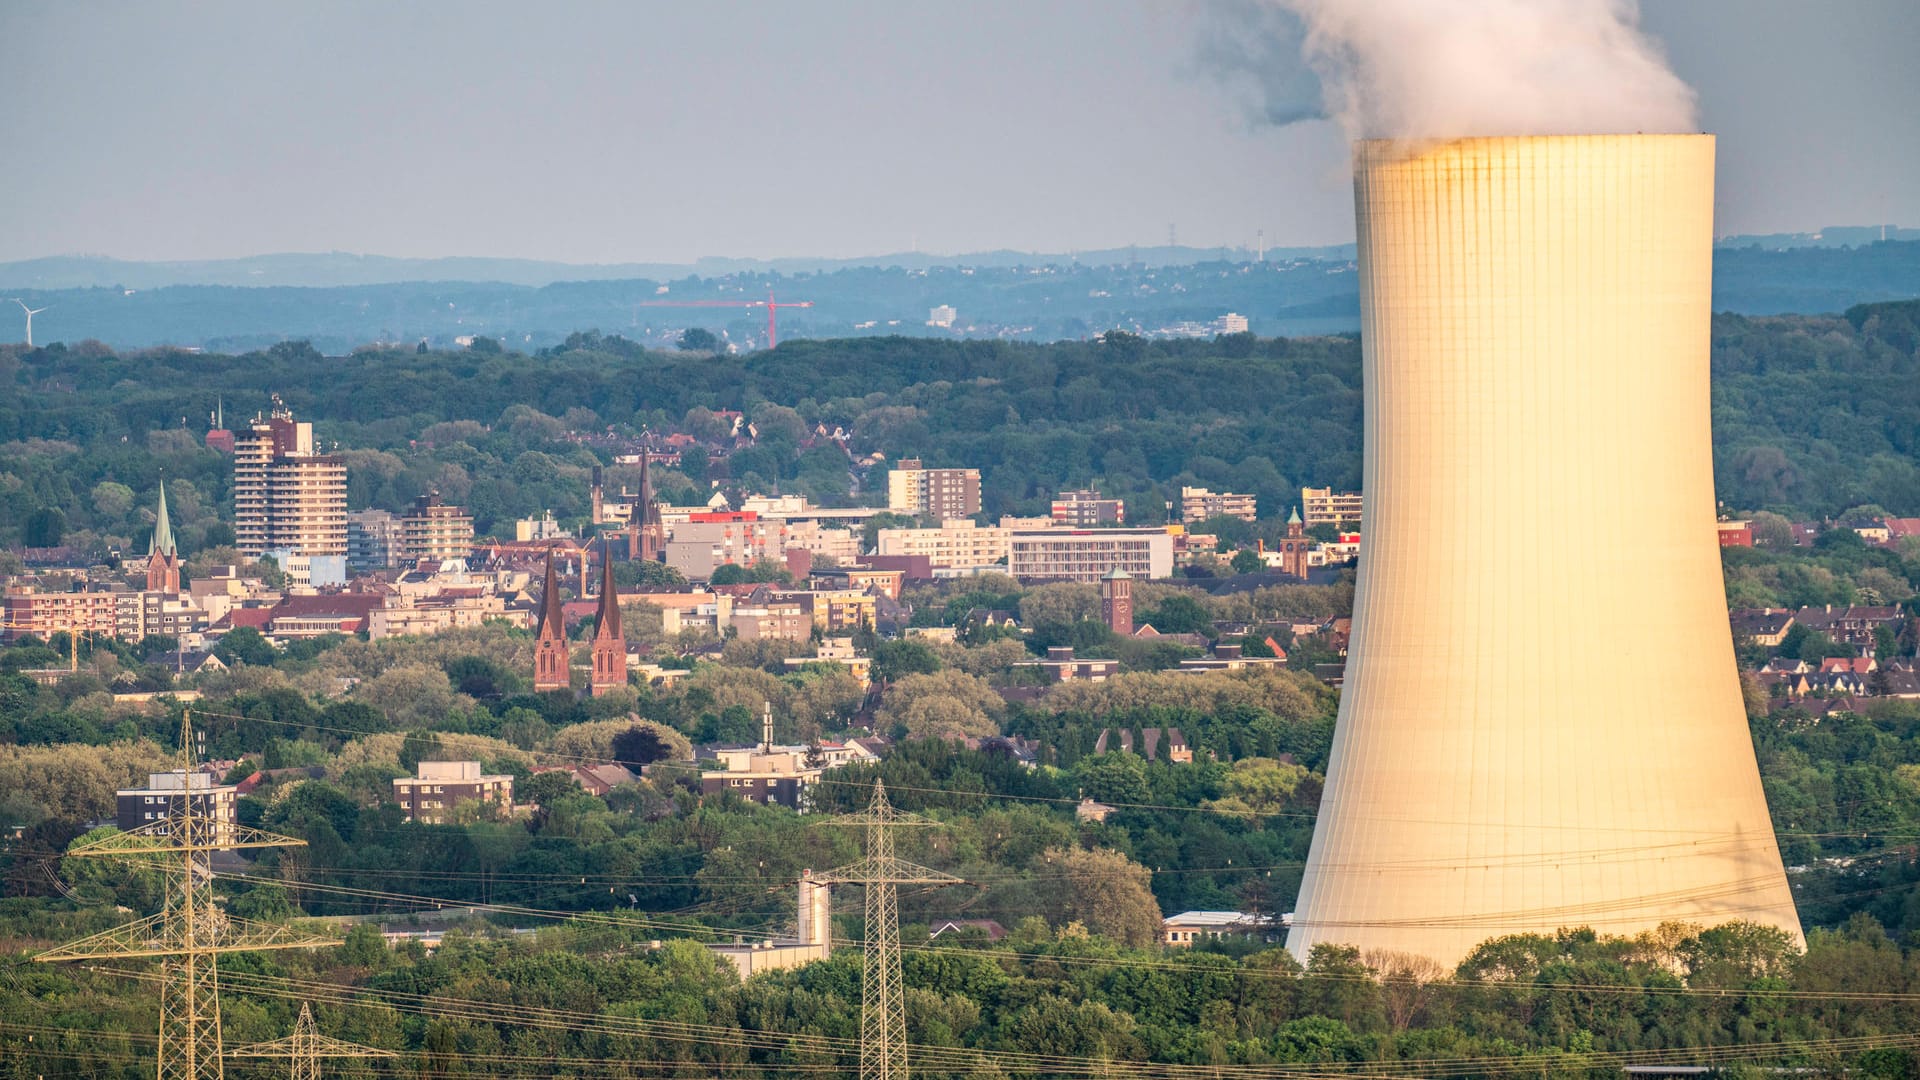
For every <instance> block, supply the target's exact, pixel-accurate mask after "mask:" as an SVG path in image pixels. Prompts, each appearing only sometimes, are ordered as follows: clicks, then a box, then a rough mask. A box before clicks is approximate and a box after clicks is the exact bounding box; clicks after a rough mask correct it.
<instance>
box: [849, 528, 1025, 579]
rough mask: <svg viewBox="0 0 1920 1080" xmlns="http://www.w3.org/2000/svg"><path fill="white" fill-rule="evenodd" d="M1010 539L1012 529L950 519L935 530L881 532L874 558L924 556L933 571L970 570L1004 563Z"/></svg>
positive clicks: (892, 530)
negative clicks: (877, 556)
mask: <svg viewBox="0 0 1920 1080" xmlns="http://www.w3.org/2000/svg"><path fill="white" fill-rule="evenodd" d="M1012 538H1013V530H1012V529H1006V528H1001V527H998V526H993V525H977V524H975V523H974V522H973V521H972V520H970V519H968V518H952V519H949V520H947V521H945V522H944V523H942V525H941V526H940V528H937V529H881V530H879V533H878V535H877V538H876V554H880V555H889V556H894V555H906V556H925V557H926V560H927V565H929V566H931V567H934V568H936V569H972V568H975V567H980V566H993V565H996V564H998V563H1001V562H1004V561H1005V560H1006V558H1007V551H1008V547H1009V544H1010V543H1011V541H1012Z"/></svg>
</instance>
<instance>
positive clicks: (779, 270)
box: [0, 244, 1353, 291]
mask: <svg viewBox="0 0 1920 1080" xmlns="http://www.w3.org/2000/svg"><path fill="white" fill-rule="evenodd" d="M1266 255H1267V258H1269V259H1271V260H1274V261H1285V260H1290V259H1351V258H1353V245H1352V244H1336V245H1332V246H1330V247H1297V248H1269V249H1267V252H1266ZM1253 259H1254V252H1252V251H1250V250H1248V249H1246V248H1195V247H1166V246H1159V247H1127V248H1104V249H1099V250H1094V251H1080V252H1034V251H1007V250H1001V251H976V252H968V253H964V254H959V255H936V254H930V253H927V252H920V251H914V252H904V251H902V252H894V253H891V254H883V255H865V256H860V257H857V258H850V259H825V258H792V259H743V258H729V257H724V256H715V257H709V258H703V259H700V260H697V261H695V262H691V263H646V262H634V263H563V262H546V261H541V260H538V259H489V258H440V259H402V258H393V257H390V256H386V255H356V254H353V253H351V252H343V251H332V252H325V253H314V254H277V255H251V256H248V257H246V258H241V259H203V260H190V261H181V262H137V261H129V260H124V259H113V258H108V257H106V256H104V255H56V256H52V257H50V258H44V259H26V260H22V261H20V262H10V263H0V290H13V291H18V290H39V291H49V290H56V289H88V288H103V289H104V288H119V289H159V288H165V287H167V286H170V285H231V286H236V287H243V288H262V287H269V286H293V287H297V288H332V287H336V286H343V285H393V284H412V283H418V282H449V281H457V282H485V283H493V284H502V285H527V286H532V287H539V286H542V285H552V284H554V283H556V282H562V281H632V280H639V279H648V280H655V281H673V280H677V279H680V278H688V277H719V276H725V275H729V274H768V273H771V274H819V273H829V272H832V271H835V270H850V269H860V268H866V267H898V268H900V269H902V270H930V269H933V268H934V267H940V266H955V267H958V266H972V267H993V268H1007V267H1014V266H1049V265H1052V266H1072V265H1074V264H1076V263H1080V264H1085V265H1087V266H1127V265H1134V264H1139V265H1143V266H1190V265H1192V264H1194V263H1198V262H1221V261H1228V262H1244V261H1252V260H1253Z"/></svg>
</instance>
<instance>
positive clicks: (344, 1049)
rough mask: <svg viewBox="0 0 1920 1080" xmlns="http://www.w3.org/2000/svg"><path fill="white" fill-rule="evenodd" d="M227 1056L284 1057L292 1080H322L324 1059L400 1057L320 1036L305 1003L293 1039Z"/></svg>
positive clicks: (268, 1043)
mask: <svg viewBox="0 0 1920 1080" xmlns="http://www.w3.org/2000/svg"><path fill="white" fill-rule="evenodd" d="M227 1056H228V1057H276V1058H278V1057H283V1058H286V1059H287V1062H288V1065H289V1068H288V1072H287V1075H288V1076H289V1077H291V1078H292V1080H320V1059H321V1058H372V1057H380V1058H394V1057H399V1056H400V1055H399V1054H396V1053H394V1052H393V1051H391V1050H376V1049H374V1048H373V1047H371V1046H361V1045H360V1044H359V1043H350V1042H342V1041H341V1040H339V1039H330V1038H328V1037H327V1036H325V1035H322V1034H320V1029H319V1028H318V1027H316V1026H315V1025H314V1022H313V1009H312V1007H311V1006H309V1005H308V1004H307V1003H306V1002H304V1001H303V1002H301V1003H300V1019H298V1020H296V1021H294V1024H293V1034H292V1035H289V1036H287V1037H286V1038H284V1039H274V1040H273V1041H272V1042H263V1043H254V1044H253V1045H251V1046H242V1047H240V1048H239V1049H237V1050H229V1051H227Z"/></svg>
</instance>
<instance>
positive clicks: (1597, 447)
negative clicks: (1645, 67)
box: [1287, 135, 1800, 965]
mask: <svg viewBox="0 0 1920 1080" xmlns="http://www.w3.org/2000/svg"><path fill="white" fill-rule="evenodd" d="M1713 151H1714V144H1713V139H1712V137H1711V136H1706V135H1630V136H1612V135H1595V136H1530V137H1513V138H1474V139H1462V140H1457V141H1444V142H1424V143H1417V144H1416V143H1394V142H1385V141H1375V142H1362V143H1360V144H1358V146H1357V147H1356V151H1355V161H1354V198H1355V203H1356V207H1357V216H1358V224H1359V245H1360V301H1361V334H1362V344H1363V350H1364V365H1365V367H1364V377H1365V388H1366V437H1365V446H1366V465H1365V485H1366V486H1365V499H1366V502H1365V517H1366V522H1367V529H1366V539H1365V548H1364V550H1363V551H1362V556H1361V562H1360V580H1359V588H1358V592H1357V594H1356V595H1355V598H1354V619H1353V637H1352V642H1351V651H1350V656H1349V660H1348V664H1347V672H1346V688H1345V692H1344V694H1343V697H1342V699H1341V703H1340V718H1339V726H1338V729H1337V731H1336V734H1335V736H1334V742H1333V751H1332V758H1331V762H1330V764H1329V766H1328V775H1327V784H1326V790H1325V795H1324V797H1323V798H1322V801H1321V806H1320V816H1319V822H1318V824H1317V825H1316V827H1315V829H1314V837H1313V849H1312V853H1311V856H1310V857H1309V859H1308V861H1307V868H1306V874H1305V878H1304V880H1303V882H1302V884H1301V888H1300V897H1299V901H1298V903H1297V904H1296V907H1295V912H1294V923H1293V929H1292V931H1291V932H1290V934H1289V936H1288V938H1287V945H1288V947H1289V948H1290V949H1292V950H1293V952H1294V953H1295V955H1297V956H1300V957H1302V958H1304V957H1305V956H1306V955H1307V954H1308V952H1309V951H1310V950H1311V949H1312V947H1313V946H1314V945H1315V944H1316V943H1319V942H1323V941H1324V942H1340V943H1346V944H1352V945H1357V946H1360V947H1361V948H1363V949H1369V950H1371V949H1380V950H1391V951H1396V952H1403V953H1412V954H1419V955H1424V956H1427V957H1430V958H1432V959H1434V960H1438V961H1440V962H1442V963H1445V964H1448V965H1451V964H1454V963H1456V962H1458V961H1459V960H1461V959H1462V958H1464V957H1465V956H1466V955H1467V954H1468V953H1469V952H1470V951H1471V950H1472V949H1473V947H1474V946H1475V945H1477V944H1478V943H1480V942H1482V941H1484V940H1486V939H1488V938H1493V937H1498V936H1501V935H1505V934H1514V933H1525V932H1546V933H1551V932H1552V931H1554V930H1556V929H1558V928H1561V927H1576V926H1590V927H1592V928H1594V929H1595V930H1598V931H1601V932H1603V933H1611V934H1627V933H1634V932H1637V931H1640V930H1644V929H1648V928H1651V927H1653V926H1656V925H1658V924H1659V923H1661V922H1663V921H1669V920H1681V921H1688V922H1696V923H1704V924H1715V923H1721V922H1726V921H1730V920H1735V919H1743V920H1749V921H1752V922H1758V923H1765V924H1768V925H1772V926H1777V927H1779V928H1781V929H1783V930H1786V931H1787V932H1789V933H1790V934H1792V935H1793V937H1794V939H1795V940H1796V941H1798V940H1800V927H1799V920H1798V919H1797V917H1796V916H1795V913H1794V906H1793V898H1792V896H1791V894H1790V893H1789V892H1788V889H1787V882H1786V876H1785V874H1784V873H1783V871H1782V868H1781V864H1780V854H1779V850H1778V848H1777V847H1776V845H1775V841H1774V836H1773V830H1772V828H1771V825H1770V824H1769V821H1768V818H1767V806H1766V800H1765V796H1764V795H1763V794H1762V791H1761V787H1760V776H1759V770H1758V768H1757V766H1756V764H1755V760H1754V753H1753V745H1752V742H1751V740H1750V737H1749V735H1748V732H1747V724H1746V719H1745V714H1744V710H1743V706H1742V702H1741V694H1740V687H1739V682H1738V676H1737V674H1736V672H1735V667H1734V658H1733V643H1732V638H1731V634H1730V632H1729V630H1728V627H1727V613H1726V602H1725V598H1724V597H1723V595H1722V592H1721V577H1720V551H1719V545H1718V541H1717V539H1716V531H1715V524H1714V507H1715V504H1714V491H1713V462H1712V457H1711V445H1710V441H1709V431H1708V397H1707V344H1708V315H1709V299H1710V287H1711V277H1712V261H1711V259H1712V250H1711V248H1712V229H1713Z"/></svg>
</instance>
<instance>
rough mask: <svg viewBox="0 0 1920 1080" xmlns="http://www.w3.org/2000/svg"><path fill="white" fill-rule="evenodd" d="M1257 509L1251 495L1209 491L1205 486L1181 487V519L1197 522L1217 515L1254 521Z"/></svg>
mask: <svg viewBox="0 0 1920 1080" xmlns="http://www.w3.org/2000/svg"><path fill="white" fill-rule="evenodd" d="M1255 509H1256V508H1255V500H1254V497H1253V496H1251V495H1241V494H1237V493H1235V492H1232V491H1208V490H1207V489H1206V488H1203V487H1200V488H1195V487H1183V488H1181V489H1180V520H1181V521H1187V522H1196V521H1205V520H1207V519H1208V518H1217V517H1230V518H1239V519H1240V520H1241V521H1252V520H1253V519H1254V517H1255Z"/></svg>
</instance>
